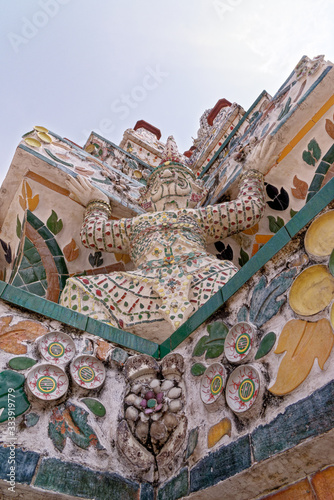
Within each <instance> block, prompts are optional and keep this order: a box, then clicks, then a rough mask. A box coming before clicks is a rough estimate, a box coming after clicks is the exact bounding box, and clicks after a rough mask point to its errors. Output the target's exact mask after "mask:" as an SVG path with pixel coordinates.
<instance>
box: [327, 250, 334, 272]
mask: <svg viewBox="0 0 334 500" xmlns="http://www.w3.org/2000/svg"><path fill="white" fill-rule="evenodd" d="M328 266H329V270H330V273H331V274H332V275H333V276H334V250H332V253H331V256H330V257H329V264H328Z"/></svg>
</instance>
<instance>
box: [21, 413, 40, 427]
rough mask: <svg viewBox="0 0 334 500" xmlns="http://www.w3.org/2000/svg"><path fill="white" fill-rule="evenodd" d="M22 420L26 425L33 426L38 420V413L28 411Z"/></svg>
mask: <svg viewBox="0 0 334 500" xmlns="http://www.w3.org/2000/svg"><path fill="white" fill-rule="evenodd" d="M24 420H25V424H26V426H27V427H34V426H35V425H36V424H37V422H38V421H39V415H37V413H28V414H27V415H25V417H24Z"/></svg>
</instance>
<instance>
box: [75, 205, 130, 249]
mask: <svg viewBox="0 0 334 500" xmlns="http://www.w3.org/2000/svg"><path fill="white" fill-rule="evenodd" d="M93 203H94V202H93ZM93 203H92V204H91V205H88V206H87V208H86V212H85V217H84V221H83V224H82V228H81V233H80V235H81V242H82V244H83V245H84V246H85V247H87V248H94V249H96V250H100V251H102V252H114V253H129V251H130V239H129V236H130V234H131V227H132V226H131V225H132V219H120V220H108V219H109V217H110V212H108V211H107V210H105V209H104V207H103V206H101V207H100V206H98V205H97V204H95V205H93Z"/></svg>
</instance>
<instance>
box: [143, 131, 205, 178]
mask: <svg viewBox="0 0 334 500" xmlns="http://www.w3.org/2000/svg"><path fill="white" fill-rule="evenodd" d="M167 168H169V169H170V168H176V169H177V168H181V169H182V170H185V171H186V172H187V173H188V174H190V175H191V176H192V177H193V178H194V179H196V177H195V175H194V172H193V171H192V170H191V169H190V168H189V167H188V166H187V165H185V164H184V163H183V157H182V155H181V154H180V153H179V149H178V147H177V145H176V142H175V139H174V137H173V136H172V135H170V136H169V137H168V139H167V142H166V145H165V149H164V152H163V154H162V162H161V163H160V165H159V166H158V167H156V168H155V169H154V170H153V171H152V172H151V173H150V175H149V177H148V179H147V185H149V184H150V183H151V182H152V180H153V179H154V178H155V176H156V174H157V173H159V172H161V170H164V169H167Z"/></svg>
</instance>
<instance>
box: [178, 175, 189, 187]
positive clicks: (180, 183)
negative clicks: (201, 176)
mask: <svg viewBox="0 0 334 500" xmlns="http://www.w3.org/2000/svg"><path fill="white" fill-rule="evenodd" d="M177 185H178V186H180V188H186V187H187V186H188V182H187V181H186V179H185V178H184V177H179V178H178V179H177Z"/></svg>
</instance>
